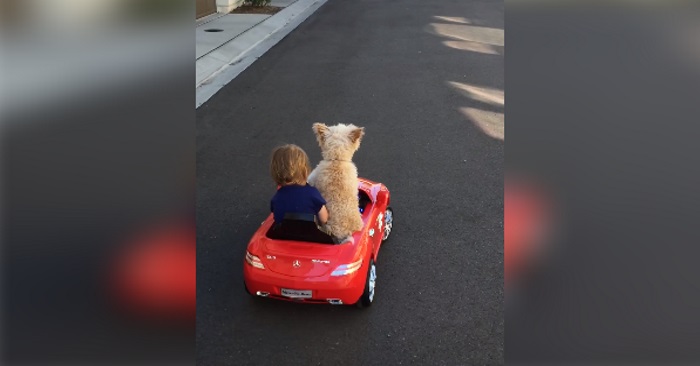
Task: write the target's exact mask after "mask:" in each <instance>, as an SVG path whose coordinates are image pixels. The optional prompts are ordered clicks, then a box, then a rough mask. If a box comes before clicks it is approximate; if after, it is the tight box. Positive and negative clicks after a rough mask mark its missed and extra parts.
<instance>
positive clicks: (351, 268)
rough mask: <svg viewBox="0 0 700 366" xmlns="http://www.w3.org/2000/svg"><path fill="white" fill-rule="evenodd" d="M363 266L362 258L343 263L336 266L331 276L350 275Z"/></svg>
mask: <svg viewBox="0 0 700 366" xmlns="http://www.w3.org/2000/svg"><path fill="white" fill-rule="evenodd" d="M361 266H362V259H360V260H359V261H357V262H352V263H350V264H341V265H339V266H338V268H336V269H335V270H334V271H333V273H331V276H345V275H349V274H351V273H353V272H355V271H357V270H358V269H360V267H361Z"/></svg>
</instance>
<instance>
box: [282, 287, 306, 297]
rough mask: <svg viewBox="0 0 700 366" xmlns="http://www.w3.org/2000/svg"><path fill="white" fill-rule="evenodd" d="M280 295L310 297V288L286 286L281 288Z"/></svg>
mask: <svg viewBox="0 0 700 366" xmlns="http://www.w3.org/2000/svg"><path fill="white" fill-rule="evenodd" d="M281 292H282V296H286V297H293V298H298V299H307V298H310V297H311V290H290V289H287V288H283V289H282V291H281Z"/></svg>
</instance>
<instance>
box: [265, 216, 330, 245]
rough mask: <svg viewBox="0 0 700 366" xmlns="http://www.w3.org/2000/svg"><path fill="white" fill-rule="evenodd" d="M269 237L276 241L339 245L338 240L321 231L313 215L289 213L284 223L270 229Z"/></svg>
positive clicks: (276, 224)
mask: <svg viewBox="0 0 700 366" xmlns="http://www.w3.org/2000/svg"><path fill="white" fill-rule="evenodd" d="M267 237H268V238H270V239H275V240H294V241H307V242H313V243H321V244H338V240H336V239H334V238H333V237H332V236H330V235H328V234H326V233H324V232H323V231H321V230H319V228H318V226H317V225H316V216H315V215H313V214H301V213H287V214H285V215H284V220H282V222H280V223H275V224H274V225H272V227H270V230H268V232H267Z"/></svg>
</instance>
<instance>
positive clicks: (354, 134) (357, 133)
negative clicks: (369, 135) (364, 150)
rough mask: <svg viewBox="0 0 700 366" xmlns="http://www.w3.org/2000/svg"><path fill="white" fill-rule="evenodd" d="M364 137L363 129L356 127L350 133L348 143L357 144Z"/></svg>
mask: <svg viewBox="0 0 700 366" xmlns="http://www.w3.org/2000/svg"><path fill="white" fill-rule="evenodd" d="M364 135H365V128H364V127H358V128H356V129H354V130H352V131H350V141H351V142H352V143H353V144H354V143H356V142H359V141H360V140H361V139H362V136H364Z"/></svg>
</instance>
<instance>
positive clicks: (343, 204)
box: [308, 123, 365, 239]
mask: <svg viewBox="0 0 700 366" xmlns="http://www.w3.org/2000/svg"><path fill="white" fill-rule="evenodd" d="M313 131H314V133H315V134H316V139H317V140H318V145H319V146H320V147H321V155H322V156H323V160H321V162H319V163H318V166H316V168H315V169H314V170H313V171H312V172H311V174H310V175H309V178H308V182H309V184H311V185H312V186H314V187H316V188H317V189H318V190H319V192H321V195H322V196H323V198H324V199H325V200H326V202H327V204H326V208H327V209H328V222H327V223H326V225H325V227H324V229H325V230H326V232H328V233H329V234H330V235H332V236H334V237H336V238H339V239H344V238H347V237H348V236H351V235H352V234H353V233H354V232H356V231H358V230H360V229H362V226H363V223H362V216H361V215H360V212H359V210H358V198H357V193H358V185H359V181H358V180H357V167H356V166H355V164H354V163H353V162H352V156H353V154H355V151H357V149H359V148H360V141H361V140H362V136H364V134H365V129H364V127H357V126H355V125H352V124H350V125H345V124H342V123H341V124H338V125H336V126H331V127H328V126H326V125H325V124H323V123H314V125H313Z"/></svg>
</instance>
